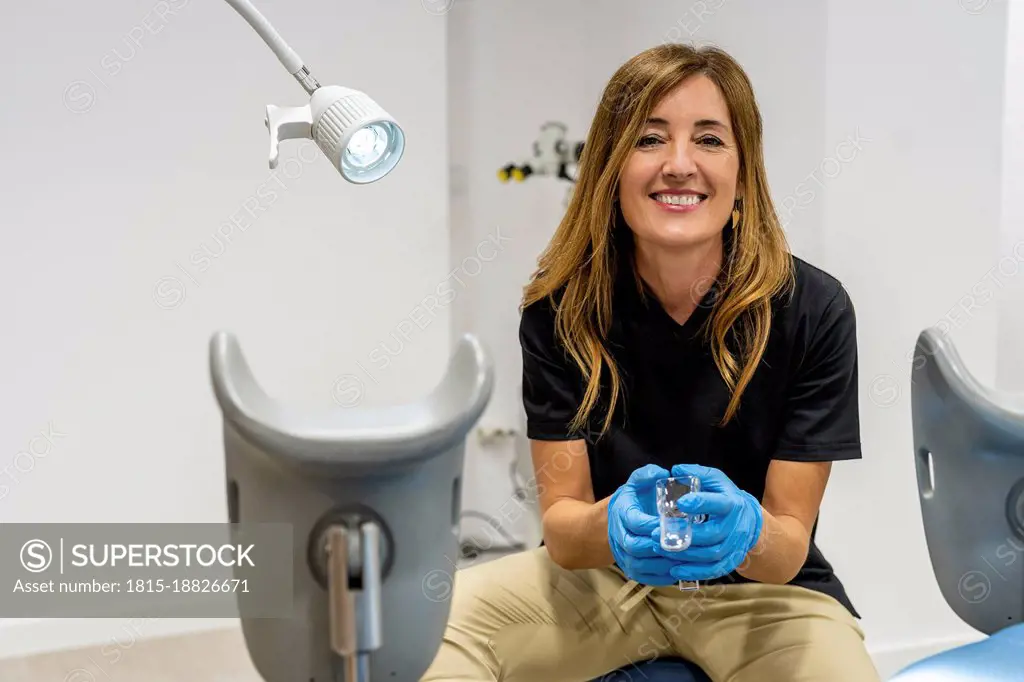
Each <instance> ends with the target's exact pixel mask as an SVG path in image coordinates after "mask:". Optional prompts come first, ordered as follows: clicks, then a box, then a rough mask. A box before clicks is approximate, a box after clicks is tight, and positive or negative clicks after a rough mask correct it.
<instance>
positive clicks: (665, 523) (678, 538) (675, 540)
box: [655, 476, 703, 590]
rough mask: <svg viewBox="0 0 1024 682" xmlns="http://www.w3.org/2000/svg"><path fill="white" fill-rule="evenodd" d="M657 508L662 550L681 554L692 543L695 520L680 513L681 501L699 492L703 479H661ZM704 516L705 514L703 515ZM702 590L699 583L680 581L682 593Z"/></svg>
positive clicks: (696, 520) (657, 488)
mask: <svg viewBox="0 0 1024 682" xmlns="http://www.w3.org/2000/svg"><path fill="white" fill-rule="evenodd" d="M655 490H656V494H657V501H658V503H657V506H658V520H659V522H660V529H661V547H662V549H664V550H665V551H666V552H682V551H683V550H685V549H686V548H687V547H689V546H690V542H692V540H693V524H694V523H695V522H699V521H700V518H696V519H695V518H694V517H693V516H691V515H690V514H687V513H686V512H683V511H680V509H679V506H678V502H679V500H680V499H682V498H683V496H685V495H689V494H690V493H697V492H700V479H699V478H697V477H696V476H679V477H670V478H662V479H659V480H658V481H657V482H656V483H655ZM701 516H703V515H701ZM698 587H700V583H699V581H697V580H694V581H683V580H681V581H679V589H680V590H695V589H697V588H698Z"/></svg>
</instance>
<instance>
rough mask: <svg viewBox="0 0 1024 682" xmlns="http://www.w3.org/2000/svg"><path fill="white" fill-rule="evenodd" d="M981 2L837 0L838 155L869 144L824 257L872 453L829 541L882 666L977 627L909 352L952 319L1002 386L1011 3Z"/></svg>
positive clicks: (955, 333)
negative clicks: (923, 430)
mask: <svg viewBox="0 0 1024 682" xmlns="http://www.w3.org/2000/svg"><path fill="white" fill-rule="evenodd" d="M983 4H984V3H975V4H974V5H969V4H967V3H960V4H958V3H955V2H951V3H906V4H901V5H900V6H899V8H896V7H894V6H893V4H892V3H886V2H883V1H881V0H862V2H859V3H850V2H840V1H838V0H836V1H835V2H830V3H829V24H828V34H827V40H826V53H825V62H826V74H827V94H826V102H827V106H826V145H827V146H826V150H827V151H831V149H832V147H833V145H834V141H836V140H840V139H843V138H844V137H846V136H847V135H849V134H850V133H851V132H853V131H856V130H860V131H861V132H862V134H863V136H865V137H867V138H869V139H870V140H871V142H869V143H867V144H866V145H865V148H864V151H863V153H862V154H861V155H859V156H858V157H857V158H856V159H855V160H854V161H853V162H851V163H849V164H846V165H845V166H843V167H842V172H841V174H839V175H838V176H837V177H836V178H835V179H834V181H833V182H830V183H829V184H828V186H827V187H826V194H825V198H826V201H825V219H824V223H823V227H824V230H823V246H824V249H823V253H822V261H821V263H822V265H823V266H824V267H826V268H827V269H829V270H831V271H832V272H834V273H835V274H837V275H838V276H839V277H840V278H841V279H842V280H843V281H844V282H845V283H846V285H847V287H848V289H849V291H850V295H851V297H852V299H853V302H854V304H855V305H856V306H857V312H858V321H859V332H860V334H859V336H860V371H861V386H862V391H863V393H862V400H861V405H862V421H861V423H862V429H863V442H864V451H865V460H864V462H862V463H860V464H857V465H843V466H841V467H838V468H837V469H836V472H835V475H834V476H835V483H834V485H832V486H831V487H830V491H829V493H828V498H827V500H826V503H825V506H824V510H823V515H824V518H825V519H827V525H826V532H825V534H824V536H823V540H822V545H823V548H824V549H825V551H826V552H827V554H828V556H829V557H830V558H831V559H832V560H833V561H834V562H835V564H836V565H837V567H838V569H839V570H841V571H842V574H841V575H844V576H845V577H846V578H847V581H848V582H849V584H850V587H851V591H852V593H853V596H854V598H855V599H856V601H857V604H858V605H859V607H860V608H861V609H862V611H863V613H864V615H865V619H864V625H865V628H866V630H867V632H868V636H869V640H870V644H871V645H872V647H873V648H874V649H875V650H876V651H878V652H880V655H884V656H885V658H884V659H883V660H885V661H889V660H898V659H899V656H900V651H901V650H902V651H903V652H905V653H906V655H908V656H910V657H911V658H912V657H913V656H911V654H916V653H923V652H924V651H925V649H927V648H928V647H930V646H943V645H950V644H958V643H960V642H962V641H965V640H967V639H972V638H974V637H976V634H975V633H974V631H973V630H971V629H970V628H968V627H967V626H966V625H964V624H962V623H961V622H960V620H959V619H958V618H957V617H956V616H955V615H954V613H953V612H952V610H951V609H950V607H949V606H948V605H947V604H946V603H945V601H944V600H943V598H942V596H941V594H940V592H939V590H938V587H937V584H936V582H935V579H934V577H933V574H932V570H931V564H930V561H929V559H928V555H927V548H926V544H925V539H924V533H923V528H922V523H921V512H920V506H919V502H918V499H917V493H916V482H915V474H914V466H913V441H912V435H911V414H910V389H911V387H910V381H909V375H910V367H911V365H910V362H909V360H908V358H909V357H912V353H911V351H912V350H913V348H914V343H915V341H916V339H917V336H918V334H919V333H920V332H921V330H922V329H924V328H926V327H929V326H932V325H937V324H938V325H942V326H943V328H948V329H949V331H950V334H951V336H952V339H953V341H954V342H955V343H956V344H957V346H958V348H959V350H960V351H961V354H962V355H963V357H964V360H965V361H966V362H967V363H968V364H969V365H970V366H971V367H972V369H973V370H974V372H975V373H976V374H977V375H978V377H979V379H980V380H981V381H983V382H985V383H988V384H991V383H992V382H993V380H994V374H995V368H996V363H995V357H996V353H995V351H996V343H995V340H996V327H997V318H998V315H997V313H998V306H996V305H987V304H986V300H983V299H982V298H980V294H979V290H976V289H974V287H975V285H976V284H977V283H978V282H979V281H982V280H983V278H984V277H985V276H986V274H987V273H989V272H991V271H992V269H993V268H995V267H996V266H997V263H998V261H999V258H1000V256H1001V255H1002V254H1000V253H999V217H1000V197H1001V188H1002V185H1001V174H1000V152H1001V150H1002V148H1003V146H1004V141H1003V136H1002V126H1003V109H1002V91H1003V86H1004V76H1005V8H1004V7H1001V6H999V5H998V4H996V3H992V4H991V5H989V6H987V7H983V6H982V5H983ZM962 5H963V6H962ZM965 7H968V8H970V9H971V10H972V11H974V12H977V13H971V12H968V11H966V10H965ZM979 10H980V11H979ZM979 131H984V132H981V133H980V134H978V132H979ZM990 288H992V289H995V286H994V285H990ZM972 293H973V295H974V296H978V297H979V298H977V299H976V300H973V301H972V299H970V298H967V299H965V298H964V297H965V296H969V295H972ZM996 295H998V294H996ZM992 300H995V299H994V298H989V299H987V302H988V303H991V302H992ZM943 643H945V644H943ZM882 652H888V653H887V654H882Z"/></svg>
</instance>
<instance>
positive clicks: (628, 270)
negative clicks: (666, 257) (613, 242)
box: [613, 217, 734, 338]
mask: <svg viewBox="0 0 1024 682" xmlns="http://www.w3.org/2000/svg"><path fill="white" fill-rule="evenodd" d="M617 227H619V228H621V229H624V230H629V226H628V225H626V224H625V223H624V222H623V223H621V224H620V225H618V226H617ZM630 236H631V235H630ZM733 237H734V231H733V224H732V218H731V217H730V219H729V222H728V223H726V225H725V227H724V228H723V230H722V242H723V259H722V261H723V263H726V262H728V258H729V254H730V252H731V251H732V247H733ZM623 247H625V248H623ZM633 257H634V256H633V248H632V244H631V243H628V244H622V243H621V242H620V244H619V249H618V253H617V256H616V258H617V262H616V274H615V292H614V300H613V307H615V308H618V309H619V310H621V311H623V312H624V313H626V314H627V315H630V316H632V315H637V316H640V317H641V318H642V319H643V320H644V321H647V322H649V323H652V324H655V325H657V328H660V329H663V330H665V331H668V332H670V333H671V334H672V335H673V336H674V337H676V338H692V337H693V336H694V335H695V334H696V333H697V332H698V331H699V330H700V328H701V326H702V325H703V324H704V323H705V322H706V321H707V319H708V317H709V316H710V314H711V311H712V309H713V308H714V306H715V302H716V300H717V298H718V295H719V287H720V285H719V282H718V281H715V282H714V283H713V284H712V286H711V288H710V289H709V290H708V291H707V292H706V293H705V294H704V296H703V298H702V299H701V301H700V303H698V304H697V307H696V308H694V309H693V312H691V313H690V315H689V317H687V318H686V320H685V321H684V322H682V323H680V322H678V321H676V319H675V318H674V317H672V316H671V315H669V313H668V311H667V310H665V307H664V306H663V305H662V304H661V301H659V300H658V298H657V297H656V296H655V295H654V291H653V290H652V289H651V288H650V286H649V285H648V284H647V283H646V282H645V281H644V280H643V278H642V277H640V276H639V275H637V274H636V273H635V265H634V262H633ZM616 304H618V305H616Z"/></svg>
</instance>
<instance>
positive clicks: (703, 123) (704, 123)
mask: <svg viewBox="0 0 1024 682" xmlns="http://www.w3.org/2000/svg"><path fill="white" fill-rule="evenodd" d="M647 124H648V125H656V126H663V127H665V128H667V127H668V121H667V120H665V119H663V118H659V117H657V116H654V117H651V118H649V119H647ZM694 127H695V128H720V129H722V130H724V131H727V132H728V130H729V126H727V125H725V124H724V123H722V122H721V121H719V120H717V119H714V118H702V119H700V120H698V121H697V122H696V123H694Z"/></svg>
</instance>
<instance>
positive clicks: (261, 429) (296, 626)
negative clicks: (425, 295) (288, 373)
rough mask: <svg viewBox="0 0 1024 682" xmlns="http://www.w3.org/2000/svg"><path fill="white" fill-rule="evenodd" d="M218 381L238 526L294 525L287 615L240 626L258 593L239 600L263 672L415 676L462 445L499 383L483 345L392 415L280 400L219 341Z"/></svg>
mask: <svg viewBox="0 0 1024 682" xmlns="http://www.w3.org/2000/svg"><path fill="white" fill-rule="evenodd" d="M299 361H301V360H299ZM210 374H211V380H212V382H213V390H214V393H215V395H216V399H217V402H218V404H219V406H220V409H221V412H222V414H223V418H224V419H223V421H224V451H225V458H226V459H225V474H226V480H227V503H228V517H229V519H230V521H231V522H232V523H242V524H247V523H287V524H290V525H291V527H292V538H293V540H292V542H293V551H292V555H291V556H288V557H280V559H281V561H282V563H283V564H284V565H286V566H290V569H291V570H290V571H289V572H288V579H290V580H291V581H292V584H293V597H294V604H293V608H292V613H291V617H280V618H249V617H246V616H245V615H244V613H245V612H246V608H245V607H246V606H247V602H252V601H255V600H258V599H260V596H261V595H260V593H259V592H258V591H256V590H253V591H252V592H250V593H239V594H238V600H239V606H240V607H241V612H242V614H243V615H242V618H241V621H242V633H243V635H244V638H245V644H246V647H247V649H248V651H249V657H250V659H251V660H252V662H253V664H254V665H255V667H256V670H257V671H258V672H259V674H260V676H261V677H262V678H263V679H264V680H266V681H267V682H415V680H418V679H419V677H420V675H421V674H422V673H423V671H425V670H426V669H427V667H428V666H429V665H430V662H431V661H432V660H433V658H434V656H435V654H436V652H437V649H438V646H439V644H440V642H441V636H442V634H443V633H444V629H445V624H446V622H447V620H448V615H449V605H450V602H451V592H452V580H453V577H452V576H453V573H454V568H453V564H452V562H453V561H455V560H457V557H458V552H459V547H458V539H459V538H458V531H459V511H460V506H461V504H460V495H461V480H462V472H463V459H464V454H465V442H466V435H467V433H468V432H469V431H470V429H472V428H473V425H474V424H475V423H476V421H477V420H478V419H479V417H480V415H481V413H482V412H483V410H484V408H485V406H486V404H487V402H488V400H489V399H490V396H491V392H492V390H493V385H494V368H493V365H492V363H491V361H490V359H489V358H488V356H487V355H486V354H485V352H484V349H483V347H482V346H481V344H480V343H479V342H478V341H477V340H475V339H474V338H473V337H471V336H464V337H462V338H461V339H460V340H459V342H458V344H457V347H456V348H455V350H454V353H453V354H452V357H451V359H450V360H449V363H448V366H447V369H446V371H445V373H444V376H443V377H441V381H440V382H439V384H438V385H437V387H436V388H435V389H434V390H433V391H432V392H431V393H430V394H429V395H427V396H425V397H424V398H423V399H421V400H419V401H416V402H412V403H409V404H405V405H398V406H393V407H380V408H374V407H370V406H356V405H353V406H352V407H349V408H342V407H335V408H333V409H325V410H322V411H317V410H305V409H296V408H295V407H293V406H289V405H286V404H282V403H280V402H278V401H276V400H274V399H272V398H271V397H269V396H268V395H267V394H266V393H265V392H264V391H263V389H262V388H261V387H260V385H259V383H258V382H257V380H256V378H255V377H254V375H253V373H252V371H251V369H250V367H249V364H248V363H247V362H246V359H245V356H244V355H243V353H242V350H241V348H240V346H239V343H238V341H237V339H236V338H235V337H234V336H233V335H232V334H229V333H225V332H218V333H217V334H215V335H214V337H213V338H212V339H211V341H210ZM330 381H331V380H330V378H325V382H326V383H325V385H324V390H325V391H327V390H329V389H330V388H331V384H330ZM356 388H357V387H356V386H355V385H352V386H345V390H346V391H349V390H352V391H354V390H355V389H356ZM352 397H354V398H359V397H360V396H358V395H350V394H346V401H347V399H348V398H352Z"/></svg>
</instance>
